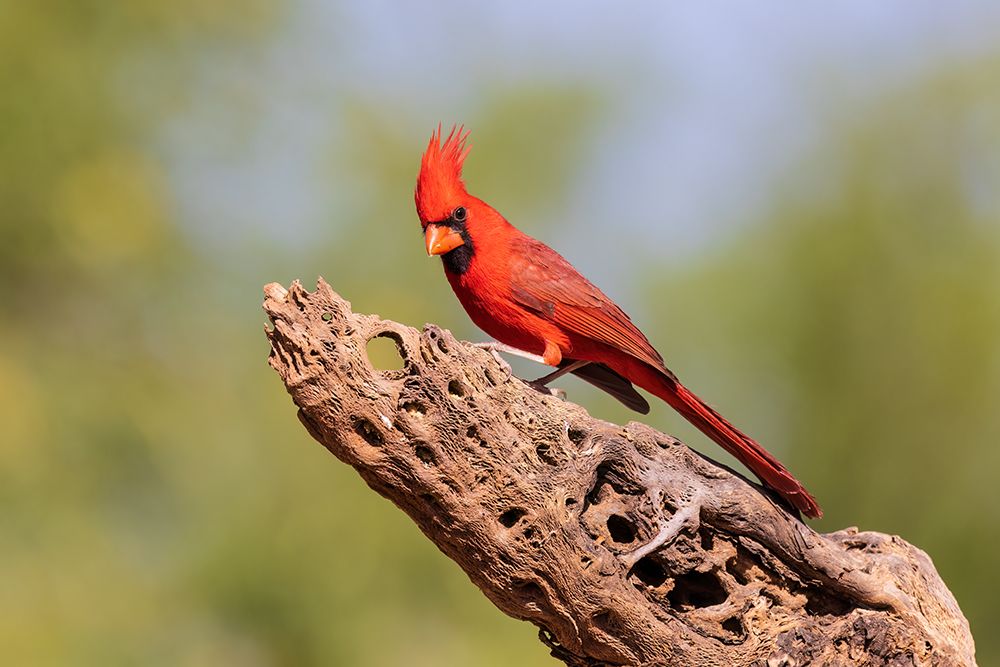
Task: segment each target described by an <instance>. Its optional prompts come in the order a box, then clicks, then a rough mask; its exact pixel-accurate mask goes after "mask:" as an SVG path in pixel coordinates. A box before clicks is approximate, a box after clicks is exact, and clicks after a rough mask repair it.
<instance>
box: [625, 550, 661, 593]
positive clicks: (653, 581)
mask: <svg viewBox="0 0 1000 667" xmlns="http://www.w3.org/2000/svg"><path fill="white" fill-rule="evenodd" d="M632 574H633V575H634V576H635V578H636V579H638V580H639V581H641V582H642V583H644V584H646V585H647V586H649V587H650V588H658V587H659V586H662V585H663V582H665V581H666V580H667V571H666V570H665V569H663V565H661V564H660V563H659V562H657V561H656V560H655V559H653V558H652V557H651V556H645V557H643V558H640V559H639V561H638V562H637V563H636V564H635V565H633V566H632Z"/></svg>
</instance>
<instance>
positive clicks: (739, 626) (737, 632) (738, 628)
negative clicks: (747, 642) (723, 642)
mask: <svg viewBox="0 0 1000 667" xmlns="http://www.w3.org/2000/svg"><path fill="white" fill-rule="evenodd" d="M722 629H723V630H725V631H726V632H728V633H729V634H731V635H733V636H734V637H737V638H739V637H742V636H743V635H744V632H743V621H741V620H740V619H739V618H737V617H736V616H730V617H729V618H727V619H726V620H724V621H723V622H722Z"/></svg>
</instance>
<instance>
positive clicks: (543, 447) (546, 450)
mask: <svg viewBox="0 0 1000 667" xmlns="http://www.w3.org/2000/svg"><path fill="white" fill-rule="evenodd" d="M535 454H537V455H538V458H539V460H540V461H542V462H543V463H546V464H548V465H550V466H554V465H559V461H558V459H556V457H555V456H553V455H552V446H551V445H550V444H549V443H547V442H541V443H539V444H538V445H536V446H535Z"/></svg>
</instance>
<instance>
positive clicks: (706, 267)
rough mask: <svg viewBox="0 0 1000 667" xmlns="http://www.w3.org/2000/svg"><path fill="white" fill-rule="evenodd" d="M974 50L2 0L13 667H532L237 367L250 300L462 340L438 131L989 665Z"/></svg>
mask: <svg viewBox="0 0 1000 667" xmlns="http://www.w3.org/2000/svg"><path fill="white" fill-rule="evenodd" d="M998 44H1000V10H998V8H997V7H996V6H992V5H990V4H987V3H985V2H983V3H976V2H958V3H947V4H940V5H938V4H937V3H911V2H904V1H903V0H895V1H893V2H887V3H877V6H874V5H872V4H871V3H867V2H863V1H861V0H857V1H852V2H846V3H839V4H838V7H837V8H823V9H809V8H805V7H799V6H798V5H797V4H795V3H772V4H771V5H769V6H768V7H764V6H758V7H756V8H751V7H749V6H743V7H728V8H727V9H726V11H725V12H721V11H720V10H719V9H718V8H713V7H711V6H710V5H709V4H705V5H701V4H698V5H697V6H690V7H674V8H659V9H657V8H653V7H646V8H641V9H640V8H635V9H633V10H631V11H630V10H627V9H623V8H616V9H615V10H614V12H613V13H611V14H608V15H602V14H600V13H598V12H594V11H587V10H585V9H583V8H580V7H578V6H577V5H575V4H571V3H568V2H559V3H553V4H547V5H546V6H545V7H544V8H528V7H527V6H520V7H519V6H517V3H514V4H513V5H511V6H506V7H496V8H493V9H487V8H483V7H480V8H475V7H468V6H466V5H465V4H464V3H459V2H443V3H438V4H435V3H419V4H415V5H414V6H413V7H412V8H400V7H391V6H390V5H388V4H383V3H381V2H374V3H364V4H362V3H357V4H355V5H347V4H344V3H330V2H321V1H319V0H252V1H250V2H247V1H246V0H243V1H239V2H237V0H197V1H196V0H174V1H173V2H163V1H158V0H134V1H132V2H128V3H117V2H105V1H103V0H50V1H48V2H36V3H32V2H26V1H24V2H13V3H11V2H8V3H0V281H2V285H0V287H2V291H3V294H4V296H3V298H2V300H0V424H2V434H3V435H2V437H0V572H2V573H3V575H2V577H0V653H2V654H3V655H4V661H5V662H6V663H7V664H17V665H62V664H81V665H116V664H144V665H161V664H162V665H217V664H246V665H334V664H341V665H400V664H408V665H510V664H523V665H546V664H552V663H551V659H550V658H548V657H547V655H546V652H545V651H544V650H543V648H542V647H541V645H540V644H539V643H538V642H537V640H536V639H535V630H534V628H532V627H531V626H529V625H527V624H524V623H519V622H516V621H513V620H510V619H507V618H505V617H504V616H502V615H501V614H500V613H499V612H497V611H495V610H494V609H493V608H492V607H491V605H490V604H489V603H488V602H487V601H486V600H485V598H483V597H482V596H481V595H480V594H479V593H478V591H477V590H476V589H475V588H474V587H473V586H472V585H471V584H470V583H469V582H468V580H467V579H466V577H465V575H464V574H463V573H462V572H461V571H460V570H459V569H458V568H457V567H456V566H455V565H453V564H452V563H451V562H450V561H448V560H447V559H445V558H444V557H443V556H442V555H441V554H440V553H439V552H438V551H437V550H436V548H434V547H433V546H432V545H431V544H430V543H429V542H427V541H426V540H425V539H423V538H422V537H421V535H420V534H419V532H418V530H417V529H416V528H415V527H414V526H413V525H411V524H410V523H409V521H408V520H407V519H406V518H405V517H404V516H403V515H402V513H400V512H399V511H397V510H396V509H395V508H394V507H392V506H391V505H390V504H389V503H388V502H386V501H384V500H382V499H381V498H379V497H377V496H376V495H375V494H373V493H372V492H370V491H369V490H367V488H366V487H365V486H364V485H363V484H362V483H361V482H360V480H359V479H358V477H357V475H356V474H355V473H354V472H353V471H352V470H350V469H348V468H347V467H346V466H344V465H341V464H340V463H339V462H337V461H336V460H335V459H333V458H332V457H331V456H330V455H329V454H327V453H326V451H325V450H323V449H322V448H321V447H320V446H319V445H317V444H316V443H315V442H313V441H311V440H310V439H309V437H308V436H307V434H306V433H305V431H304V430H303V429H302V428H301V427H300V426H299V424H298V422H297V420H296V418H295V412H294V408H293V406H292V404H291V402H290V400H289V399H288V397H287V395H286V394H285V392H284V389H283V388H282V386H281V384H280V382H279V380H278V378H277V377H276V376H275V374H274V373H273V372H272V371H271V370H270V369H269V368H268V367H267V365H266V357H267V351H268V348H267V344H266V341H265V339H264V336H263V326H264V317H263V314H262V313H261V311H260V308H259V304H260V301H261V296H262V295H261V292H260V287H261V286H262V285H263V284H264V283H266V282H270V281H275V280H277V281H281V282H283V283H286V284H287V283H288V282H289V281H291V280H292V279H294V278H301V279H302V280H303V282H305V283H306V284H307V285H311V284H312V283H313V282H314V280H315V278H316V276H317V275H320V274H321V275H323V276H324V277H325V278H326V279H327V280H328V281H329V282H330V283H331V284H332V285H333V287H334V288H335V289H337V290H338V291H340V292H341V293H342V294H343V295H345V296H346V297H347V298H348V299H350V300H351V301H353V303H354V306H355V308H356V309H358V310H360V311H363V312H377V313H379V314H381V315H382V316H384V317H388V318H392V319H396V320H399V321H402V322H406V323H408V324H411V325H415V326H419V325H421V324H423V323H424V322H429V321H433V322H437V323H440V324H441V325H443V326H446V327H450V328H452V329H453V330H454V331H455V332H456V333H457V334H459V335H460V336H463V337H467V338H471V339H481V338H482V336H481V334H479V333H478V332H476V331H475V330H474V329H473V327H472V326H471V324H470V323H469V322H468V320H467V318H466V317H465V315H464V313H462V312H461V310H460V307H459V306H458V304H457V302H456V301H455V299H454V298H453V296H452V294H451V293H450V290H449V288H448V286H447V283H446V281H445V280H444V278H443V276H442V275H441V269H440V266H439V262H436V261H431V260H428V259H427V258H426V257H424V253H423V244H422V240H421V238H420V234H419V227H418V225H417V220H416V217H415V214H414V212H413V204H412V188H413V184H414V177H415V173H416V169H417V166H418V164H419V156H420V152H421V150H422V149H423V147H424V146H425V145H426V141H427V138H428V136H429V134H430V131H431V129H432V128H433V127H434V126H436V125H437V123H438V122H444V123H445V124H446V125H448V124H450V123H452V122H464V123H465V124H466V125H467V126H468V127H469V128H471V129H472V131H473V135H472V142H473V144H474V146H475V147H474V150H473V153H472V155H471V156H470V158H469V161H468V164H467V169H466V181H467V183H468V184H469V186H470V189H471V190H472V191H473V192H474V193H475V194H478V195H480V196H482V197H483V198H485V199H487V200H488V201H490V202H491V203H492V204H494V206H496V207H497V208H498V209H499V210H501V211H502V212H503V213H504V214H505V215H507V217H508V218H509V219H510V220H511V221H512V222H514V223H515V224H517V225H519V226H520V227H521V228H523V229H525V230H526V231H528V232H529V233H532V234H534V235H536V236H538V237H540V238H542V239H543V240H545V241H547V242H549V243H550V244H552V245H554V246H556V247H557V248H558V249H559V250H560V251H562V252H563V254H565V255H566V256H567V257H569V259H570V260H571V261H573V262H574V263H575V264H576V265H577V266H578V267H579V268H580V269H581V270H582V271H583V272H584V273H585V274H587V275H588V276H590V277H591V278H592V279H594V280H595V282H598V283H599V284H601V285H602V286H603V287H604V288H605V290H606V291H607V292H609V293H610V294H612V296H614V297H615V298H616V299H618V300H619V301H620V302H621V303H623V304H624V305H626V307H627V309H628V310H629V311H630V312H632V314H633V316H634V319H635V320H636V321H637V322H638V323H639V324H640V326H642V327H643V328H644V330H645V331H646V332H647V333H648V335H649V336H650V338H651V339H652V340H653V341H654V343H655V344H656V345H657V347H659V349H660V350H661V351H662V352H663V354H664V356H665V357H666V358H667V360H668V363H670V365H671V366H672V367H673V369H674V370H675V371H677V373H678V374H679V375H680V376H681V378H683V379H684V380H685V381H686V382H687V383H688V384H689V385H690V386H692V387H693V388H694V389H696V390H697V391H698V392H699V393H701V394H702V395H703V396H705V397H706V398H707V399H708V400H709V401H711V402H712V403H714V404H716V405H717V406H719V407H720V409H721V410H722V412H723V413H725V414H726V415H727V416H728V417H730V418H731V419H732V420H733V421H734V422H736V423H737V424H740V425H742V426H744V427H745V428H746V430H747V431H748V432H750V433H752V434H755V435H756V436H757V437H758V438H759V439H760V440H761V441H762V442H763V443H765V444H766V445H767V446H768V447H769V448H770V449H771V450H772V451H774V452H775V453H776V454H778V455H779V456H780V458H782V459H783V460H784V461H785V462H786V463H787V464H788V466H789V467H790V468H791V469H792V470H793V471H795V473H796V474H797V475H798V476H799V477H800V478H801V479H802V480H803V481H804V482H805V483H806V484H807V486H808V487H809V489H810V490H811V491H812V492H813V493H815V495H816V496H817V497H818V498H819V499H820V501H821V503H822V505H823V507H824V509H825V510H826V518H825V519H824V520H823V521H820V522H817V523H816V524H815V526H816V527H817V528H818V529H820V530H835V529H839V528H842V527H845V526H849V525H857V526H860V527H861V528H862V529H871V530H879V531H884V532H889V533H897V534H900V535H902V536H903V537H905V538H906V539H907V540H909V541H911V542H913V543H914V544H916V545H918V546H920V547H921V548H923V549H925V550H926V551H927V552H928V553H929V554H930V555H931V557H932V558H933V559H934V562H935V564H936V565H937V567H938V569H939V571H940V573H941V575H942V576H943V577H944V579H945V581H946V582H947V583H948V584H949V586H950V587H951V589H952V591H953V592H954V594H955V596H956V597H957V599H958V601H959V603H960V604H961V606H962V608H963V610H964V611H965V613H966V615H967V616H968V618H969V620H970V622H971V624H972V627H973V632H974V633H976V634H977V635H978V636H977V639H978V649H979V657H980V661H981V664H984V665H988V664H997V663H1000V636H998V635H997V634H996V633H994V632H992V631H990V630H989V628H991V627H995V626H996V625H997V624H1000V608H998V606H997V605H996V601H995V597H996V596H995V586H994V585H993V581H994V574H995V572H994V570H995V568H994V566H993V561H994V560H995V552H996V550H997V549H998V548H1000V516H998V515H1000V503H998V491H997V489H998V488H1000V484H998V482H997V480H996V475H997V470H998V469H1000V465H998V464H1000V447H998V446H997V445H998V442H1000V408H998V405H997V401H998V399H1000V86H998V85H997V82H998V81H1000V47H998V46H997V45H998ZM518 368H519V370H523V372H524V374H526V375H530V374H532V373H533V372H537V369H531V368H530V367H527V366H518ZM565 387H566V388H567V389H568V390H569V392H570V396H571V398H572V399H574V400H576V401H578V402H580V403H582V404H584V405H586V406H587V407H588V408H589V409H590V410H591V412H592V413H593V414H595V415H597V416H600V417H603V418H606V419H611V420H615V421H625V420H628V419H631V418H632V416H631V415H629V414H628V413H626V412H625V411H624V410H622V409H620V408H619V407H618V406H616V405H615V404H613V403H610V402H609V401H608V400H607V399H605V398H604V397H602V396H600V395H598V394H596V393H594V392H593V391H591V390H589V389H588V388H587V387H585V386H583V385H580V384H577V383H575V380H570V381H568V382H567V383H566V384H565ZM648 421H649V423H651V424H653V425H655V426H657V427H658V428H661V429H664V430H666V431H669V432H675V433H677V434H679V435H681V436H682V437H684V438H686V439H687V440H688V441H689V442H690V443H691V444H692V445H693V446H695V447H697V448H699V449H702V450H703V451H705V452H706V453H708V454H709V455H710V456H713V457H718V458H720V459H722V458H723V457H722V455H721V454H720V452H719V450H718V449H717V448H715V447H714V446H712V445H711V443H707V442H706V441H705V439H704V438H702V437H700V436H699V435H697V434H696V433H694V432H693V431H692V429H690V428H688V427H687V426H686V425H685V424H682V423H680V420H679V419H678V418H677V417H676V416H675V415H673V414H672V413H671V412H670V411H669V410H668V409H665V408H661V407H656V408H654V411H653V412H652V414H651V415H650V416H649V419H648Z"/></svg>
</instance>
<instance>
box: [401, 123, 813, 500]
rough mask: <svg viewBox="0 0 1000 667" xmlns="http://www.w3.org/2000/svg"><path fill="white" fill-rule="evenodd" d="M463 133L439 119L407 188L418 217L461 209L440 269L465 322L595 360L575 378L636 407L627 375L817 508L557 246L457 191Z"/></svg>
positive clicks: (787, 493) (778, 487) (507, 338)
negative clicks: (452, 265)
mask: <svg viewBox="0 0 1000 667" xmlns="http://www.w3.org/2000/svg"><path fill="white" fill-rule="evenodd" d="M467 138H468V133H465V134H463V133H462V130H461V129H458V130H456V129H453V130H452V131H451V133H450V134H449V135H448V138H447V139H446V140H445V142H444V144H443V145H442V144H441V142H440V128H439V130H438V132H436V133H435V134H434V135H433V136H432V138H431V143H430V145H429V146H428V148H427V151H426V152H425V153H424V158H423V160H422V162H421V168H420V174H419V176H418V178H417V189H416V194H415V197H416V204H417V212H418V215H419V216H420V220H421V222H422V223H423V224H424V226H427V225H428V224H430V223H436V224H440V223H442V221H447V220H448V219H449V216H451V215H452V214H453V212H454V211H455V210H456V209H457V208H458V207H462V208H464V209H465V215H464V216H462V217H463V218H464V220H462V221H461V222H460V223H458V222H456V223H454V224H459V225H460V227H461V230H462V231H464V233H465V234H466V238H467V239H468V242H467V243H466V244H465V246H466V247H465V248H458V249H456V250H452V251H451V252H457V251H459V250H461V251H463V252H466V253H471V260H470V261H469V263H468V265H467V266H465V267H464V270H463V271H461V272H454V271H451V270H449V269H448V268H447V267H448V266H449V264H448V261H447V258H445V260H446V261H445V267H446V269H445V273H446V275H447V277H448V281H449V282H450V283H451V286H452V288H453V289H454V291H455V294H456V295H457V296H458V299H459V301H460V302H461V303H462V305H463V306H464V307H465V310H466V312H468V314H469V316H470V317H471V318H472V321H473V322H475V323H476V325H477V326H479V327H480V328H481V329H483V331H485V332H486V333H488V334H489V335H490V336H493V337H494V338H495V339H497V340H498V341H500V342H502V343H505V344H506V345H510V346H512V347H515V348H518V349H521V350H524V351H526V352H531V353H533V354H539V355H541V354H546V353H548V352H551V351H553V350H558V353H559V354H561V357H562V360H561V361H562V362H563V363H566V362H568V361H571V360H582V361H588V362H591V364H592V365H593V364H596V365H598V367H599V368H600V369H602V370H597V371H596V372H591V373H590V374H589V375H590V377H587V374H585V373H581V375H583V376H584V379H587V380H588V381H590V382H592V383H593V384H595V385H597V386H601V387H602V388H605V389H606V390H607V391H609V393H612V394H613V395H615V396H616V397H617V398H618V399H619V400H622V401H623V402H625V403H626V404H627V405H630V406H632V407H634V408H636V409H641V408H642V407H644V406H645V407H648V406H646V405H645V401H642V400H641V397H637V396H634V393H635V392H634V390H633V389H631V385H630V384H629V383H634V384H636V385H637V386H639V387H641V388H643V389H645V390H646V391H649V392H650V393H652V394H654V395H656V396H658V397H659V398H661V399H663V400H664V401H665V402H666V403H667V404H669V405H670V406H671V407H673V408H674V409H675V410H677V411H678V412H679V413H680V414H681V415H682V416H683V417H684V418H685V419H687V420H688V421H689V422H691V423H692V424H693V425H694V426H696V427H697V428H698V429H699V430H700V431H702V432H703V433H704V434H705V435H707V436H708V437H710V438H711V439H712V440H714V441H715V442H717V443H718V444H719V445H721V446H722V447H723V448H724V449H725V450H726V451H728V452H729V453H730V454H732V455H733V456H735V457H736V458H737V459H738V460H739V461H740V462H741V463H742V464H743V465H745V466H746V467H747V468H749V469H750V470H751V471H753V473H754V474H755V475H757V477H759V478H760V479H761V481H763V482H764V484H765V485H767V486H768V487H770V488H772V489H774V490H775V491H776V492H777V493H778V494H779V495H780V496H782V497H783V498H784V499H785V500H786V501H788V502H789V503H790V504H791V505H792V506H793V507H795V508H797V509H798V510H800V511H801V512H802V513H803V514H805V515H806V516H810V517H819V516H822V511H821V510H820V508H819V505H818V504H817V503H816V501H815V499H813V497H812V496H811V495H809V492H808V491H806V490H805V488H804V487H803V486H802V484H801V483H799V481H798V480H796V479H795V477H793V476H792V474H791V473H790V472H788V470H787V469H786V468H785V467H784V466H783V465H782V464H781V463H780V462H779V461H778V460H777V459H776V458H775V457H774V456H772V455H771V454H770V453H769V452H768V451H767V450H766V449H764V448H763V447H762V446H761V445H759V444H758V443H757V442H756V441H755V440H753V439H752V438H750V437H749V436H747V435H746V434H744V433H743V432H741V431H740V430H739V429H737V428H736V427H735V426H733V425H732V424H730V423H729V422H728V421H727V420H726V419H725V418H724V417H722V415H720V414H719V413H718V412H716V411H715V410H714V409H713V408H712V407H710V406H709V405H708V404H707V403H705V402H704V401H702V400H701V399H700V398H698V397H697V396H696V395H695V394H693V393H692V392H691V391H690V390H688V389H687V388H686V387H685V386H683V385H682V384H681V383H680V382H679V381H678V380H677V377H676V376H675V375H674V374H673V373H672V372H670V370H669V369H667V367H666V365H665V364H664V362H663V357H661V356H660V354H659V352H657V351H656V349H655V348H653V346H652V345H651V344H650V342H649V340H648V339H647V338H646V336H644V335H643V333H642V332H641V331H639V329H638V328H637V327H636V326H635V325H634V324H633V323H632V320H631V319H630V318H629V316H628V315H626V314H625V312H624V311H623V310H622V309H621V308H619V307H618V305H617V304H615V302H614V301H612V300H611V299H610V298H608V297H607V296H606V295H605V294H604V293H603V292H602V291H601V290H599V289H598V288H597V287H595V286H594V285H593V284H591V283H590V281H588V280H587V279H586V278H584V277H583V276H582V275H580V273H579V272H578V271H577V270H576V269H575V268H573V266H572V265H571V264H570V263H569V262H568V261H566V260H565V259H564V258H563V257H562V256H561V255H559V253H557V252H556V251H554V250H553V249H552V248H550V247H548V246H547V245H545V244H544V243H542V242H541V241H538V240H536V239H533V238H531V237H530V236H528V235H526V234H524V233H522V232H521V231H519V230H518V229H516V228H515V227H514V226H512V225H511V224H509V223H508V222H507V221H506V220H504V218H503V216H501V215H500V214H499V213H497V212H496V211H495V210H493V208H491V207H490V206H489V205H487V204H486V203H485V202H483V201H481V200H479V199H477V198H475V197H473V196H472V195H470V194H468V193H467V192H466V190H465V185H464V183H463V182H462V178H461V176H462V162H463V160H464V159H465V156H466V155H467V154H468V148H467V147H466V146H465V141H466V139H467ZM448 224H452V223H448ZM551 356H552V355H550V354H546V359H547V360H548V359H549V358H550V357H551ZM557 356H558V355H557ZM553 358H554V357H553ZM553 363H556V364H558V363H559V361H554V362H553ZM584 368H587V367H584ZM637 398H638V400H636V399H637Z"/></svg>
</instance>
